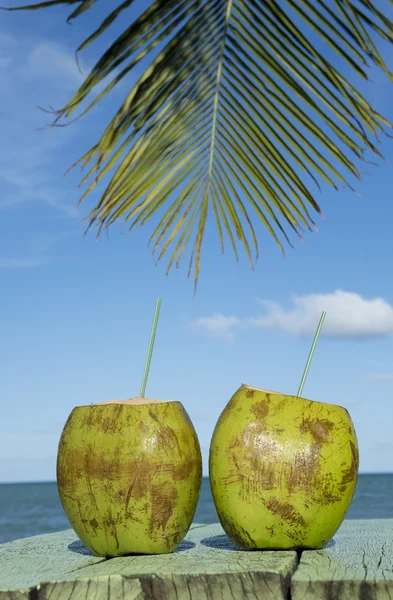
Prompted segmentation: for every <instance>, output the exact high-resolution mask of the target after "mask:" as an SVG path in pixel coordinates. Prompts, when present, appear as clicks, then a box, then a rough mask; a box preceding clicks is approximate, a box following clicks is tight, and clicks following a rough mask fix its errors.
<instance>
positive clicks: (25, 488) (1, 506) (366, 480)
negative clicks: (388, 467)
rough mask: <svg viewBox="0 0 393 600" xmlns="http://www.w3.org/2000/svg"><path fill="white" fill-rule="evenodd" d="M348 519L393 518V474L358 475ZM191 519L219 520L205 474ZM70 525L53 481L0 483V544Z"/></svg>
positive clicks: (203, 521)
mask: <svg viewBox="0 0 393 600" xmlns="http://www.w3.org/2000/svg"><path fill="white" fill-rule="evenodd" d="M347 518H348V519H388V518H393V475H359V480H358V484H357V488H356V492H355V497H354V499H353V502H352V505H351V507H350V509H349V511H348V514H347ZM194 521H195V522H197V523H215V522H217V521H218V517H217V513H216V510H215V508H214V504H213V499H212V496H211V492H210V487H209V480H208V478H207V477H204V478H203V481H202V488H201V493H200V498H199V504H198V507H197V510H196V513H195V517H194ZM69 527H70V525H69V523H68V520H67V518H66V516H65V514H64V512H63V508H62V506H61V503H60V499H59V495H58V492H57V486H56V483H54V482H53V483H52V482H51V483H6V484H0V543H3V542H8V541H11V540H15V539H19V538H23V537H29V536H32V535H39V534H42V533H52V532H54V531H62V530H64V529H69Z"/></svg>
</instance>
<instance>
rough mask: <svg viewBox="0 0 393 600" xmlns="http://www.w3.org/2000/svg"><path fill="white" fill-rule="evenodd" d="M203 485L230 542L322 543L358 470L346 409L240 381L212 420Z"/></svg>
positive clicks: (347, 500)
mask: <svg viewBox="0 0 393 600" xmlns="http://www.w3.org/2000/svg"><path fill="white" fill-rule="evenodd" d="M209 474H210V485H211V490H212V494H213V499H214V503H215V506H216V509H217V513H218V516H219V519H220V521H221V524H222V527H223V529H224V531H225V533H226V534H227V536H228V537H229V538H230V540H231V541H232V542H233V543H234V544H235V545H237V546H240V547H243V548H259V549H294V548H295V549H298V548H299V549H300V548H322V547H323V546H324V545H325V544H326V543H327V542H328V541H329V540H330V539H331V538H332V537H333V535H334V534H335V532H336V531H337V529H338V528H339V526H340V525H341V523H342V521H343V519H344V517H345V514H346V512H347V510H348V508H349V506H350V504H351V501H352V498H353V495H354V492H355V487H356V482H357V474H358V444H357V439H356V434H355V430H354V427H353V423H352V420H351V417H350V416H349V414H348V411H347V410H346V409H345V408H342V407H341V406H335V405H332V404H324V403H322V402H314V401H312V400H307V399H305V398H299V397H297V396H290V395H286V394H280V393H277V392H271V391H268V390H261V389H258V388H253V387H251V386H247V385H242V386H241V387H240V388H239V389H238V390H237V392H236V393H235V394H234V395H233V396H232V398H231V400H230V401H229V403H228V404H227V406H226V408H225V409H224V411H223V412H222V414H221V416H220V418H219V420H218V422H217V425H216V427H215V430H214V433H213V438H212V441H211V446H210V456H209Z"/></svg>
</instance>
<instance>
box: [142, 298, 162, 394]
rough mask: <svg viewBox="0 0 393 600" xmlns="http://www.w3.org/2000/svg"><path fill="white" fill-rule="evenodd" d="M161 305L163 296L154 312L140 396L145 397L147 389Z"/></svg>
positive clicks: (158, 299) (158, 300)
mask: <svg viewBox="0 0 393 600" xmlns="http://www.w3.org/2000/svg"><path fill="white" fill-rule="evenodd" d="M160 306H161V298H157V302H156V310H155V312H154V319H153V324H152V326H151V333H150V340H149V346H148V348H147V355H146V362H145V370H144V373H143V379H142V385H141V391H140V394H139V397H140V398H144V397H145V390H146V383H147V378H148V375H149V369H150V362H151V355H152V354H153V346H154V340H155V337H156V331H157V323H158V316H159V314H160Z"/></svg>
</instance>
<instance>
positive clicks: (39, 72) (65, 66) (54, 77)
mask: <svg viewBox="0 0 393 600" xmlns="http://www.w3.org/2000/svg"><path fill="white" fill-rule="evenodd" d="M21 74H23V76H24V77H26V78H28V79H33V80H34V81H35V82H38V81H39V80H40V79H48V80H50V81H52V82H55V83H56V85H59V84H61V85H62V86H66V87H68V88H69V87H70V86H73V87H74V88H75V91H76V87H77V86H78V87H79V86H80V85H81V84H82V83H83V81H84V80H85V77H86V75H84V74H83V73H81V72H80V71H79V69H78V66H77V64H76V61H75V58H74V56H72V54H71V53H70V52H68V51H67V50H66V49H65V48H63V47H62V46H60V45H59V44H56V43H55V42H49V41H43V42H40V43H38V44H37V45H35V46H34V47H33V49H32V50H31V52H30V54H29V56H28V58H27V62H26V65H24V66H23V67H22V70H21Z"/></svg>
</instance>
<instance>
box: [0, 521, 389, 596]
mask: <svg viewBox="0 0 393 600" xmlns="http://www.w3.org/2000/svg"><path fill="white" fill-rule="evenodd" d="M85 598H86V599H88V600H90V599H91V600H104V599H110V600H122V599H123V598H124V599H127V600H161V599H168V600H172V599H173V600H194V599H195V600H227V599H228V600H243V599H251V598H252V599H253V600H255V599H261V600H289V599H291V600H311V599H313V600H357V599H359V600H388V599H390V600H393V519H376V520H368V521H354V520H346V521H344V523H343V525H342V526H341V528H340V529H339V531H338V532H337V534H336V535H335V536H334V539H333V540H332V541H331V542H330V543H329V544H328V545H327V547H326V548H325V549H324V550H308V551H304V552H302V553H301V555H300V553H299V556H298V554H297V553H296V552H293V551H280V552H271V551H255V550H253V551H247V550H241V549H239V548H237V547H236V546H233V545H232V544H231V542H230V541H229V540H228V539H227V537H226V536H225V535H224V532H223V530H222V528H221V526H220V525H218V524H214V525H199V524H196V523H194V524H193V525H192V526H191V528H190V530H189V532H188V534H187V536H186V538H185V540H184V541H183V542H182V544H181V545H180V547H179V548H178V549H177V550H176V551H175V552H174V553H172V554H165V555H159V556H125V557H121V558H110V559H104V558H100V557H96V556H93V555H92V554H91V553H90V552H89V551H88V550H86V548H85V547H84V546H83V544H82V543H81V542H80V541H79V540H78V538H77V537H76V535H75V534H74V532H73V531H72V530H67V531H61V532H59V533H51V534H47V535H39V536H35V537H31V538H25V539H21V540H16V541H13V542H8V543H6V544H1V545H0V600H6V599H7V600H22V599H23V600H83V599H85Z"/></svg>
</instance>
